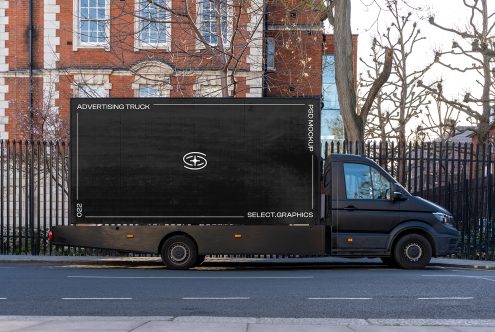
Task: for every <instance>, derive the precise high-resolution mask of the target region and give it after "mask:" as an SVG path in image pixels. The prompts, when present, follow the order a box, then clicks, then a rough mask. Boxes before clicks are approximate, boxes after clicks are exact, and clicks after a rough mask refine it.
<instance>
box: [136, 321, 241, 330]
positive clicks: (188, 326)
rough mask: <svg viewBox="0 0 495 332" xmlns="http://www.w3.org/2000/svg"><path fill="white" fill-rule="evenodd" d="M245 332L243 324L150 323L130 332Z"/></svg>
mask: <svg viewBox="0 0 495 332" xmlns="http://www.w3.org/2000/svg"><path fill="white" fill-rule="evenodd" d="M162 331H167V332H246V331H247V324H244V323H188V322H168V321H151V322H147V323H146V324H143V325H141V326H139V327H137V328H136V329H134V330H132V332H162Z"/></svg>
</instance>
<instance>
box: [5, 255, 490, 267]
mask: <svg viewBox="0 0 495 332" xmlns="http://www.w3.org/2000/svg"><path fill="white" fill-rule="evenodd" d="M205 262H207V263H208V265H222V264H229V265H237V266H246V265H250V264H256V265H258V266H259V267H260V268H261V267H263V266H277V265H292V264H294V265H311V266H318V265H322V266H329V265H330V266H331V265H339V266H348V265H352V266H355V265H360V264H366V265H383V263H382V262H381V260H380V259H376V258H373V259H371V258H339V257H311V258H210V257H208V258H207V259H206V261H205ZM5 263H54V264H86V265H160V264H161V260H160V258H158V257H108V256H31V255H0V264H5ZM430 266H440V267H447V268H471V269H485V270H495V261H479V260H467V259H452V258H433V259H432V260H431V263H430Z"/></svg>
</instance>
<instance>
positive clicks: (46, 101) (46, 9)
mask: <svg viewBox="0 0 495 332" xmlns="http://www.w3.org/2000/svg"><path fill="white" fill-rule="evenodd" d="M58 13H60V5H57V0H44V3H43V25H44V30H43V46H44V47H43V49H44V51H43V68H44V69H45V70H44V71H43V108H44V109H45V110H46V111H47V112H49V113H50V114H57V113H58V107H56V106H55V105H56V100H57V99H58V98H59V92H58V90H57V86H56V84H57V83H58V82H59V73H58V71H57V70H55V69H56V68H57V62H58V61H59V60H60V54H59V53H58V52H57V46H59V45H60V37H58V36H57V32H58V30H59V29H60V21H58V20H57V14H58Z"/></svg>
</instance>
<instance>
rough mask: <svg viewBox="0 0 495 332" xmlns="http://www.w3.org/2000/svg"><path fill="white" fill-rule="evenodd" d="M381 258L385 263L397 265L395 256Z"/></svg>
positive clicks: (392, 265) (391, 265)
mask: <svg viewBox="0 0 495 332" xmlns="http://www.w3.org/2000/svg"><path fill="white" fill-rule="evenodd" d="M380 259H381V260H382V262H383V264H385V265H388V266H390V267H397V262H396V261H395V258H394V257H392V256H387V257H380Z"/></svg>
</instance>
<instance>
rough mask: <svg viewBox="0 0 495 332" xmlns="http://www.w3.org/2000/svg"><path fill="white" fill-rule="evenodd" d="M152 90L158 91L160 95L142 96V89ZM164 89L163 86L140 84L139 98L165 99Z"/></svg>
mask: <svg viewBox="0 0 495 332" xmlns="http://www.w3.org/2000/svg"><path fill="white" fill-rule="evenodd" d="M145 87H146V88H150V89H156V90H157V91H158V92H159V94H158V95H155V96H149V95H148V96H143V95H141V89H142V88H145ZM163 92H164V91H163V88H162V86H160V85H158V84H139V88H138V97H140V98H159V97H163V96H164V93H163Z"/></svg>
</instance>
